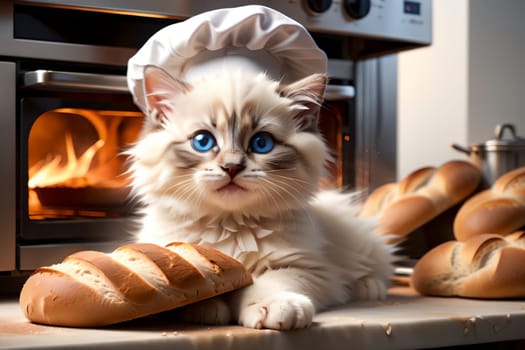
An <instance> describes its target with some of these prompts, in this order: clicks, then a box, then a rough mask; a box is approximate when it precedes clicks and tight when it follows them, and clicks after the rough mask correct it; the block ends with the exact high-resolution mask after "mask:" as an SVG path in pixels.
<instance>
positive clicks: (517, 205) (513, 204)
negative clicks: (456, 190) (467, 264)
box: [454, 167, 525, 241]
mask: <svg viewBox="0 0 525 350" xmlns="http://www.w3.org/2000/svg"><path fill="white" fill-rule="evenodd" d="M524 226H525V167H521V168H518V169H515V170H512V171H510V172H508V173H506V174H504V175H502V176H501V177H499V178H498V179H497V180H496V181H495V182H494V184H493V185H492V187H491V188H490V189H488V190H485V191H483V192H480V193H478V194H476V195H474V196H472V197H471V198H469V199H468V200H467V201H466V202H465V203H464V204H463V205H462V206H461V208H460V209H459V211H458V213H457V215H456V218H455V219H454V235H455V237H456V239H457V240H459V241H464V240H467V239H469V238H471V237H473V236H475V235H479V234H482V233H484V232H491V233H498V234H501V235H507V234H509V233H511V232H513V231H516V230H518V229H520V228H522V227H524Z"/></svg>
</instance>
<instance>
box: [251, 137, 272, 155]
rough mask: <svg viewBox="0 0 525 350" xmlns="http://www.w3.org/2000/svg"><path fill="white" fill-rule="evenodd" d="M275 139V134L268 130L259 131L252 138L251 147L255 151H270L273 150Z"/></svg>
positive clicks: (263, 152)
mask: <svg viewBox="0 0 525 350" xmlns="http://www.w3.org/2000/svg"><path fill="white" fill-rule="evenodd" d="M274 146H275V141H274V139H273V136H272V135H271V134H269V133H267V132H259V133H257V134H255V135H253V137H252V139H251V140H250V149H251V150H252V152H255V153H262V154H265V153H269V152H271V150H273V147H274Z"/></svg>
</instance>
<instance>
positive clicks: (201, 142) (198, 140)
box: [191, 131, 217, 153]
mask: <svg viewBox="0 0 525 350" xmlns="http://www.w3.org/2000/svg"><path fill="white" fill-rule="evenodd" d="M191 145H192V147H193V149H194V150H196V151H197V152H203V153H204V152H208V151H210V150H211V149H212V148H213V147H215V146H216V145H217V143H216V142H215V138H214V137H213V135H212V134H211V133H209V132H208V131H199V132H197V133H196V134H195V135H194V136H193V137H192V139H191Z"/></svg>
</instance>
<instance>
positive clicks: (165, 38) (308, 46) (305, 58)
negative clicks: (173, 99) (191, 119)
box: [127, 5, 326, 110]
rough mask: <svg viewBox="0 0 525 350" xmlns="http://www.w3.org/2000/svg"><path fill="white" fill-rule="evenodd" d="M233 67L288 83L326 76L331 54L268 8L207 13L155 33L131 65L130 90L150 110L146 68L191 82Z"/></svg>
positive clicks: (293, 24)
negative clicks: (227, 65) (145, 91)
mask: <svg viewBox="0 0 525 350" xmlns="http://www.w3.org/2000/svg"><path fill="white" fill-rule="evenodd" d="M232 61H233V62H235V65H236V66H242V67H244V68H246V69H255V70H258V71H260V72H265V73H267V74H268V75H269V76H270V77H272V78H274V79H276V80H280V81H283V82H285V83H287V82H293V81H296V80H299V79H301V78H304V77H306V76H308V75H310V74H313V73H325V72H326V55H325V53H324V52H323V51H322V50H320V49H319V48H318V47H317V45H316V44H315V42H314V40H313V39H312V37H311V36H310V34H309V33H308V31H307V30H306V29H305V28H304V27H303V26H302V25H301V24H299V23H297V22H296V21H294V20H292V19H291V18H288V17H286V16H285V15H283V14H282V13H280V12H277V11H275V10H273V9H270V8H268V7H265V6H258V5H248V6H241V7H236V8H227V9H219V10H214V11H209V12H205V13H202V14H199V15H197V16H194V17H191V18H189V19H187V20H185V21H183V22H180V23H175V24H172V25H169V26H167V27H165V28H163V29H161V30H160V31H158V32H157V33H155V34H154V35H153V36H152V37H151V38H149V40H148V41H147V42H146V43H145V44H144V45H143V46H142V48H141V49H140V50H139V51H138V52H137V53H136V54H135V55H134V56H133V57H131V59H130V60H129V62H128V72H127V79H128V87H129V89H130V91H131V93H132V94H133V97H134V99H135V103H136V104H137V105H138V106H139V107H140V108H141V109H143V110H145V106H146V101H145V100H144V94H143V88H144V86H143V77H144V74H143V73H144V67H145V66H146V65H156V66H159V67H162V68H164V69H165V70H166V71H168V72H169V73H170V74H171V75H173V76H174V77H178V78H181V79H184V80H188V81H191V80H192V79H195V78H196V77H198V76H200V75H202V74H206V72H207V71H209V69H214V68H216V67H217V66H220V65H223V64H225V63H226V62H228V63H231V62H232Z"/></svg>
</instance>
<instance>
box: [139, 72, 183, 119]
mask: <svg viewBox="0 0 525 350" xmlns="http://www.w3.org/2000/svg"><path fill="white" fill-rule="evenodd" d="M190 90H191V85H190V84H188V83H186V82H184V81H182V80H179V79H176V78H173V77H172V76H171V75H170V74H169V73H168V72H166V71H165V70H164V69H162V68H159V67H156V66H152V65H148V66H146V67H145V68H144V93H145V95H146V103H147V109H148V116H149V117H150V119H151V121H153V122H155V123H162V122H163V120H164V119H165V118H167V116H169V115H171V114H173V112H174V110H175V107H176V106H175V105H174V97H175V96H177V95H179V94H185V93H187V92H188V91H190Z"/></svg>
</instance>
